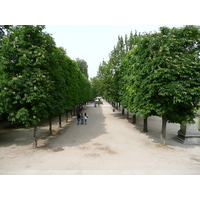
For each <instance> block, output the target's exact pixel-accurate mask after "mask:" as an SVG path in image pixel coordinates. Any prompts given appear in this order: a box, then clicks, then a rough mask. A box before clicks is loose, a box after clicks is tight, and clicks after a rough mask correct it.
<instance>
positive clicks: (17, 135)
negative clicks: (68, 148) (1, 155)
mask: <svg viewBox="0 0 200 200" xmlns="http://www.w3.org/2000/svg"><path fill="white" fill-rule="evenodd" d="M70 120H72V118H71V119H69V121H70ZM65 121H66V118H65V114H63V115H62V124H63V125H64V126H67V125H69V122H68V123H66V122H65ZM60 129H62V128H59V121H58V116H55V117H53V118H52V132H53V135H55V134H57V132H58V131H60ZM49 137H50V132H49V122H48V120H46V121H43V122H41V123H40V124H38V131H37V138H38V140H46V139H48V138H49ZM32 143H33V127H28V128H8V127H7V128H3V126H1V129H0V147H9V146H11V145H16V146H26V145H30V144H32Z"/></svg>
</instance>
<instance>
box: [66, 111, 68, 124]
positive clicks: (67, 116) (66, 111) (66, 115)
mask: <svg viewBox="0 0 200 200" xmlns="http://www.w3.org/2000/svg"><path fill="white" fill-rule="evenodd" d="M66 122H68V111H66Z"/></svg>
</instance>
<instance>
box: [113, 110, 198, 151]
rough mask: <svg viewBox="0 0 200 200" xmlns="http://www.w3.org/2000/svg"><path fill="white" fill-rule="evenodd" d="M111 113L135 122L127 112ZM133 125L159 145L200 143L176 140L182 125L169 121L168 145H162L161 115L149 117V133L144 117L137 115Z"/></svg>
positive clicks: (187, 147)
mask: <svg viewBox="0 0 200 200" xmlns="http://www.w3.org/2000/svg"><path fill="white" fill-rule="evenodd" d="M111 115H113V116H114V117H116V118H118V119H123V120H128V121H129V123H130V124H133V123H132V121H133V120H132V115H131V114H130V115H129V118H128V119H127V115H126V113H125V114H124V115H122V114H121V112H119V111H116V112H113V113H112V114H111ZM133 127H134V128H136V129H137V130H139V131H140V133H141V134H145V135H147V136H148V138H149V139H151V140H153V142H154V143H155V145H156V146H157V147H161V148H167V147H169V146H172V147H169V148H170V149H173V146H174V147H180V148H183V149H191V148H195V147H199V145H195V144H193V145H186V144H181V143H179V142H177V141H176V140H174V137H175V136H177V132H178V130H179V129H180V125H179V124H173V123H167V130H166V131H167V140H166V146H162V145H161V143H160V141H161V140H160V132H161V127H162V120H161V118H160V117H157V116H152V117H149V118H148V132H147V133H145V132H143V118H142V117H139V116H137V118H136V124H133Z"/></svg>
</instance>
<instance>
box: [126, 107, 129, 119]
mask: <svg viewBox="0 0 200 200" xmlns="http://www.w3.org/2000/svg"><path fill="white" fill-rule="evenodd" d="M126 117H127V119H128V118H129V110H128V109H127V116H126Z"/></svg>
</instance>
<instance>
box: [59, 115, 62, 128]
mask: <svg viewBox="0 0 200 200" xmlns="http://www.w3.org/2000/svg"><path fill="white" fill-rule="evenodd" d="M59 127H60V128H61V127H62V122H61V114H60V115H59Z"/></svg>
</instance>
